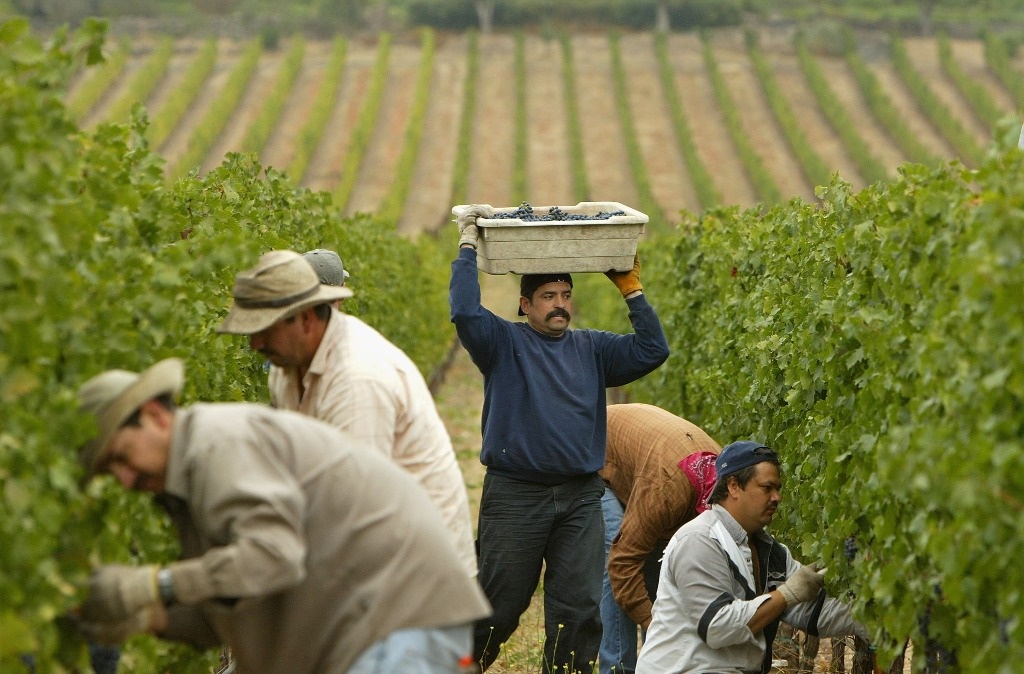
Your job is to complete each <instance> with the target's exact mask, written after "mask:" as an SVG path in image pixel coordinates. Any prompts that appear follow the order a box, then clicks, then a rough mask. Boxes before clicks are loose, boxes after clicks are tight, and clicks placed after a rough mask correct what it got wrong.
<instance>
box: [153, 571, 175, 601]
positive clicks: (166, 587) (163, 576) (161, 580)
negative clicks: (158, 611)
mask: <svg viewBox="0 0 1024 674" xmlns="http://www.w3.org/2000/svg"><path fill="white" fill-rule="evenodd" d="M156 587H157V590H158V591H159V592H160V601H162V602H163V603H164V606H167V605H168V604H171V603H173V602H174V582H173V581H172V580H171V570H170V569H168V568H167V567H163V568H162V569H160V570H159V571H157V572H156Z"/></svg>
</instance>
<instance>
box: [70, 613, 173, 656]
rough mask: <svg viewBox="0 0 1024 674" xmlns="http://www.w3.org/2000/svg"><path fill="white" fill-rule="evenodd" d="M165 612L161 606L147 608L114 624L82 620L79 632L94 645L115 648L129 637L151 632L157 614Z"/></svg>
mask: <svg viewBox="0 0 1024 674" xmlns="http://www.w3.org/2000/svg"><path fill="white" fill-rule="evenodd" d="M163 610H165V609H164V607H163V606H161V605H159V604H150V605H148V606H145V607H143V608H141V609H139V610H138V611H136V612H135V613H133V614H132V615H130V616H128V617H127V618H125V619H123V620H118V621H114V622H90V621H87V620H80V621H79V622H78V631H80V632H81V633H82V635H83V636H84V637H85V638H86V639H88V640H89V641H90V642H92V643H94V644H101V645H104V646H114V645H116V644H119V643H122V642H123V641H125V640H127V639H128V637H130V636H133V635H135V634H142V633H143V632H151V631H152V630H153V627H154V626H155V625H156V620H157V612H158V611H163Z"/></svg>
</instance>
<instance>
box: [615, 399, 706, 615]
mask: <svg viewBox="0 0 1024 674" xmlns="http://www.w3.org/2000/svg"><path fill="white" fill-rule="evenodd" d="M721 450H722V448H721V447H720V446H719V445H718V443H717V442H715V441H714V440H712V439H711V437H710V436H709V435H708V434H707V433H705V432H704V431H702V430H701V429H700V428H698V427H697V426H695V425H694V424H691V423H690V422H689V421H687V420H685V419H682V418H680V417H677V416H675V415H674V414H672V413H670V412H667V411H665V410H663V409H661V408H659V407H654V406H653V405H645V404H642V403H631V404H626V405H609V406H608V448H607V452H606V457H605V466H604V468H602V469H601V471H600V474H601V477H602V478H604V481H605V483H606V484H607V485H608V487H609V488H610V489H611V490H612V491H613V492H614V493H615V496H616V497H617V498H618V499H619V501H621V502H622V504H623V506H624V513H623V516H622V527H621V528H620V529H619V533H618V535H617V536H616V537H615V540H614V541H613V542H612V547H611V552H610V553H609V555H608V577H609V581H610V583H611V586H612V594H614V595H615V601H616V602H618V604H619V606H621V607H622V608H623V610H624V611H626V613H627V614H629V617H630V619H632V620H633V621H634V622H636V623H637V624H639V625H642V626H643V627H645V628H646V627H647V626H648V625H649V624H650V621H651V598H650V596H649V595H648V593H647V588H646V586H645V585H644V574H643V569H644V560H645V559H646V558H647V556H648V555H649V554H650V553H651V551H652V550H654V548H655V547H656V545H657V543H658V542H659V541H667V540H668V539H670V538H672V535H673V534H674V533H675V532H676V530H677V529H678V528H679V527H681V526H682V525H683V524H684V523H686V522H688V521H689V520H690V519H692V518H693V517H694V516H695V515H696V514H697V512H696V501H697V493H696V491H695V490H694V488H693V486H692V485H691V484H690V481H689V479H687V477H686V474H685V473H684V472H683V471H682V469H681V468H680V467H679V461H680V460H682V459H683V458H684V457H687V456H689V455H691V454H693V453H695V452H713V453H715V454H718V453H719V452H720V451H721Z"/></svg>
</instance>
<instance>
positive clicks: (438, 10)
mask: <svg viewBox="0 0 1024 674" xmlns="http://www.w3.org/2000/svg"><path fill="white" fill-rule="evenodd" d="M5 8H6V9H7V10H13V11H14V12H15V13H18V14H22V15H25V16H28V17H30V18H33V19H35V20H39V21H46V22H50V23H54V22H70V23H73V24H74V23H78V22H79V21H81V20H82V19H84V18H86V17H89V16H103V17H159V18H168V17H172V18H178V19H182V20H184V21H186V22H187V21H188V20H193V21H195V20H197V19H201V18H202V17H206V16H211V15H212V16H223V17H226V18H238V19H241V20H242V21H243V22H244V23H247V24H248V25H250V26H256V27H261V26H275V27H277V28H279V29H280V30H282V31H284V30H287V31H296V30H297V31H304V32H307V33H310V34H317V33H319V34H334V33H337V32H347V31H351V30H363V29H367V28H368V29H388V30H391V29H396V28H401V27H403V26H430V27H433V28H435V29H437V30H467V29H470V28H474V29H477V30H479V31H481V32H484V33H486V32H490V31H491V30H495V29H508V28H521V27H537V26H541V27H544V26H555V25H559V26H565V25H568V26H589V25H593V26H620V27H623V28H628V29H648V30H649V29H655V30H659V31H668V30H688V29H694V28H710V27H716V26H728V25H737V24H739V23H741V22H742V21H743V19H744V16H745V15H754V16H757V15H768V14H772V15H776V16H791V17H794V18H807V17H814V16H842V17H848V18H850V19H854V20H857V19H861V20H867V21H875V22H878V21H881V22H883V23H884V22H888V25H890V27H899V26H902V25H907V23H908V22H912V23H917V24H918V25H919V26H920V27H921V30H922V31H923V32H931V29H932V26H933V24H934V23H937V22H938V20H939V18H940V17H941V16H942V15H943V13H945V15H946V16H947V17H948V16H951V15H952V16H961V17H962V16H972V17H973V16H977V17H979V19H981V20H982V22H984V21H985V18H984V17H986V16H988V17H995V18H994V19H992V20H995V21H997V22H1003V18H1002V17H1018V16H1019V17H1024V0H287V1H284V2H283V1H282V0H6V2H5V0H0V16H2V15H3V14H4V11H5ZM950 13H953V14H950ZM947 20H948V19H947ZM1022 21H1024V19H1022Z"/></svg>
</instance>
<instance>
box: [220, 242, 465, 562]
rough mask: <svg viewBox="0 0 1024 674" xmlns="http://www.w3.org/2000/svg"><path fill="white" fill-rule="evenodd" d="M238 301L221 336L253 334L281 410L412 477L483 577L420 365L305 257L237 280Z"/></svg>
mask: <svg viewBox="0 0 1024 674" xmlns="http://www.w3.org/2000/svg"><path fill="white" fill-rule="evenodd" d="M233 294H234V298H235V303H234V306H232V307H231V311H230V312H229V314H228V316H227V318H226V319H225V320H224V324H223V325H222V326H221V327H220V331H221V332H227V333H232V334H240V335H248V336H249V346H250V347H252V349H253V350H255V351H258V352H260V353H261V354H263V355H264V356H265V357H266V358H267V359H268V360H269V361H270V363H271V368H270V379H269V385H270V396H271V402H272V404H273V405H274V407H278V408H281V409H287V410H295V411H298V412H302V413H303V414H308V415H310V416H312V417H316V418H317V419H320V420H322V421H326V422H327V423H329V424H331V425H333V426H336V427H337V428H340V429H342V430H344V431H346V432H348V433H350V434H351V435H352V436H353V437H355V438H356V439H357V440H359V441H361V442H362V443H363V444H364V445H365V446H367V447H369V448H371V449H375V450H376V451H378V452H379V453H381V454H382V455H384V456H387V457H389V458H391V459H392V460H393V461H394V462H395V463H397V464H398V465H399V466H401V467H403V468H404V469H406V470H407V471H408V472H410V473H411V474H412V475H413V476H414V477H415V478H416V480H417V481H418V482H419V483H420V485H421V486H422V487H423V488H424V489H426V491H427V493H428V494H429V496H430V497H431V499H432V500H433V502H434V503H435V504H436V505H437V507H438V508H439V509H440V510H441V514H442V516H443V519H444V521H445V523H446V524H447V525H448V529H449V531H450V532H451V535H452V539H453V541H454V542H455V546H456V549H457V550H458V551H459V556H460V559H461V561H462V564H463V566H464V568H465V569H466V573H467V575H470V576H473V577H475V576H476V550H475V547H474V543H473V526H472V521H471V519H470V514H469V499H468V496H467V494H466V486H465V481H464V480H463V477H462V471H461V470H460V469H459V464H458V461H457V460H456V458H455V451H454V449H453V448H452V443H451V438H450V437H449V436H448V431H447V429H446V428H445V426H444V422H443V421H442V420H441V417H440V415H439V414H438V412H437V407H436V406H435V404H434V399H433V397H432V396H431V394H430V389H428V388H427V383H426V381H424V379H423V375H422V374H421V373H420V371H419V369H418V368H417V367H416V364H415V363H413V362H412V360H410V359H409V357H408V356H406V355H405V353H403V352H402V350H401V349H399V348H398V347H397V346H395V345H394V344H392V343H391V342H389V341H388V340H387V339H385V338H384V336H383V335H381V334H380V333H379V332H377V331H376V330H374V329H373V328H371V327H370V326H369V325H367V324H366V323H364V322H363V321H361V320H359V319H358V318H356V317H355V316H350V315H348V314H345V313H342V312H340V311H338V310H337V309H334V308H332V307H331V306H330V304H329V303H330V302H332V301H334V300H336V299H342V298H345V297H350V296H351V295H352V291H351V290H350V289H349V288H348V287H346V286H328V285H324V284H322V283H321V282H320V279H319V278H318V276H317V273H316V271H314V269H313V267H312V266H311V265H310V264H309V262H308V261H307V260H306V259H304V258H303V256H301V255H299V254H298V253H295V252H292V251H272V252H269V253H266V254H264V255H263V256H262V257H261V258H260V259H259V262H258V264H257V265H256V266H255V267H253V268H252V269H247V270H245V271H243V272H240V273H239V274H238V275H237V276H236V277H235V287H234V291H233Z"/></svg>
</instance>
